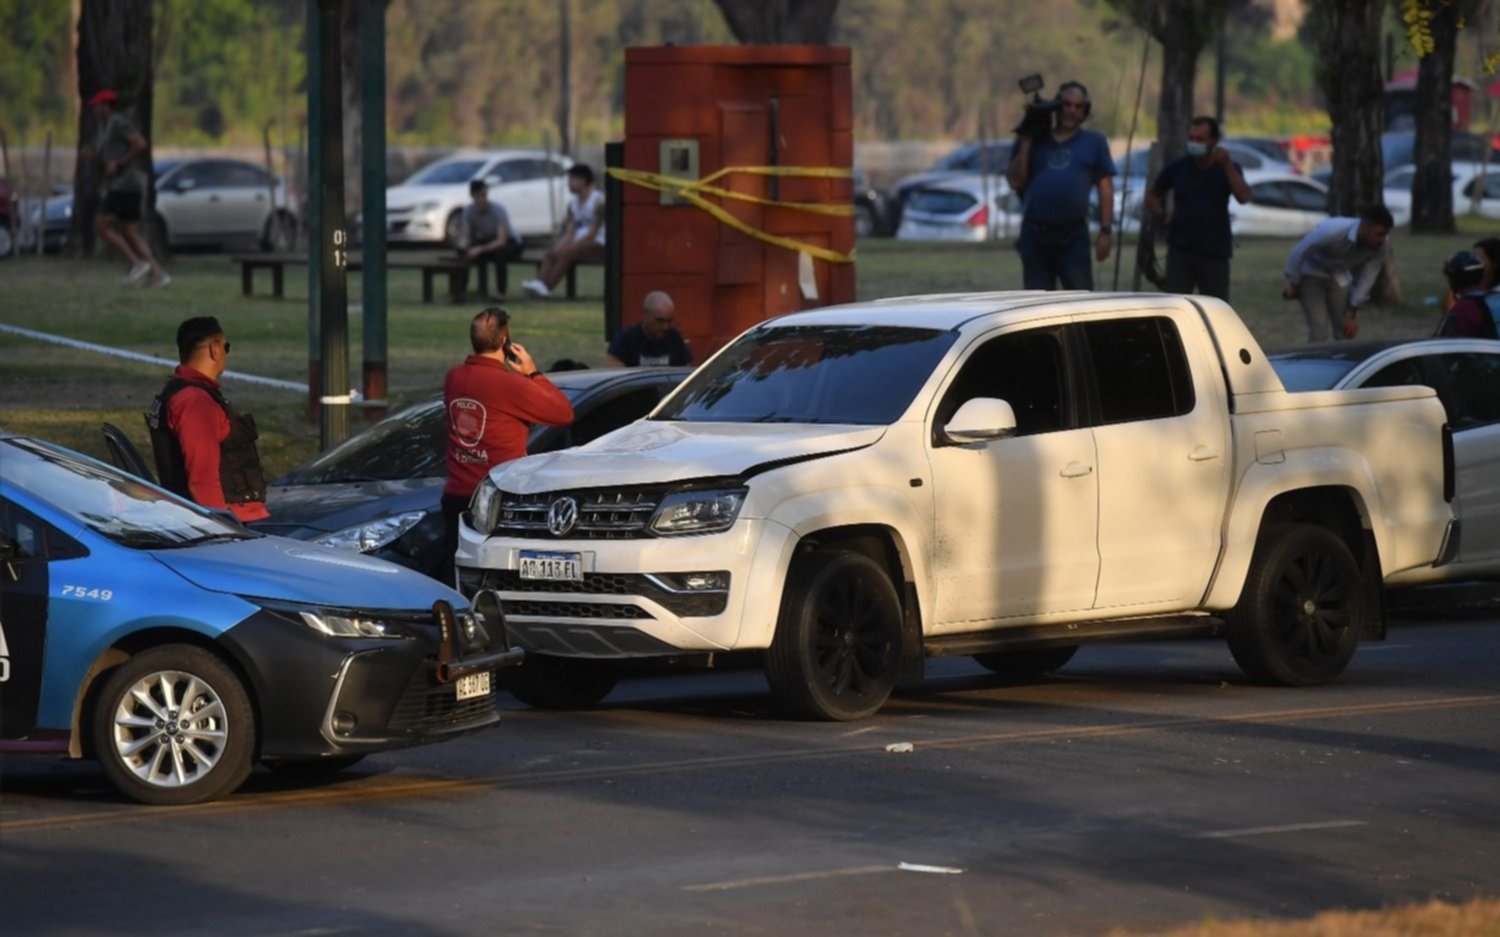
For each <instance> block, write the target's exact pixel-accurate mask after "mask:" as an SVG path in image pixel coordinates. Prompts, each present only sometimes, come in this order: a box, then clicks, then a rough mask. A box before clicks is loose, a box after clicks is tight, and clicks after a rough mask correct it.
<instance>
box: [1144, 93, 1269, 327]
mask: <svg viewBox="0 0 1500 937" xmlns="http://www.w3.org/2000/svg"><path fill="white" fill-rule="evenodd" d="M1168 192H1171V193H1172V215H1171V217H1170V218H1169V219H1168V220H1167V275H1166V280H1165V281H1164V282H1163V283H1162V289H1164V290H1166V291H1167V292H1168V293H1191V292H1193V291H1194V289H1196V290H1197V291H1198V292H1199V293H1202V294H1203V295H1204V296H1216V297H1218V298H1219V299H1223V300H1226V301H1227V300H1228V299H1229V258H1230V257H1231V256H1233V254H1234V239H1233V238H1232V237H1231V236H1230V232H1229V197H1230V196H1231V195H1233V196H1234V198H1235V201H1237V202H1239V203H1240V204H1241V205H1243V204H1245V203H1246V202H1248V201H1250V187H1249V186H1248V185H1246V184H1245V177H1244V176H1243V175H1241V174H1240V168H1239V167H1238V166H1236V165H1235V164H1234V161H1233V160H1231V159H1230V158H1229V152H1228V151H1227V150H1225V149H1224V148H1223V147H1222V146H1219V122H1218V121H1217V120H1214V119H1213V118H1212V117H1194V118H1193V123H1192V126H1191V127H1190V128H1189V129H1188V144H1187V155H1186V156H1179V157H1177V158H1176V159H1174V160H1172V161H1171V162H1170V163H1168V164H1167V165H1166V166H1164V167H1162V171H1161V173H1160V174H1158V175H1157V177H1156V184H1154V185H1153V186H1151V190H1150V191H1149V192H1147V193H1146V208H1147V210H1148V211H1150V212H1151V214H1152V215H1154V216H1156V217H1158V218H1160V217H1162V216H1163V215H1164V214H1165V211H1164V210H1163V207H1162V199H1163V198H1164V197H1165V196H1166V194H1167V193H1168Z"/></svg>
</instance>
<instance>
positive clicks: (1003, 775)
mask: <svg viewBox="0 0 1500 937" xmlns="http://www.w3.org/2000/svg"><path fill="white" fill-rule="evenodd" d="M502 705H503V708H505V709H507V710H508V712H507V714H506V718H505V719H504V721H503V722H502V723H501V725H500V726H498V727H496V728H495V729H493V730H490V731H487V732H485V733H482V734H480V735H477V736H470V737H468V738H465V739H462V740H459V741H455V742H451V743H449V744H447V745H442V746H437V747H434V748H429V749H422V750H416V751H408V752H404V753H398V754H391V755H382V756H379V757H375V758H372V759H369V760H367V761H366V762H364V763H363V764H361V765H359V766H358V767H356V768H355V769H353V770H352V771H350V772H349V773H348V774H346V775H344V776H343V777H341V778H340V779H339V780H337V781H335V782H333V783H328V784H324V785H322V786H319V787H316V788H310V789H309V788H293V787H289V786H286V785H285V784H284V783H283V782H278V780H277V779H276V778H274V777H272V776H271V775H270V774H269V773H267V772H264V771H262V772H258V773H257V774H256V776H255V777H254V778H253V779H252V780H251V782H250V784H249V786H248V787H247V788H246V789H245V790H243V791H242V792H240V793H239V794H237V795H235V796H234V797H232V798H231V799H229V800H227V801H224V802H221V803H218V804H209V805H203V806H198V807H186V808H173V809H145V808H139V807H134V806H131V805H128V804H125V803H122V802H120V801H118V800H116V799H114V798H113V797H112V796H111V795H109V794H108V793H107V791H106V788H105V785H104V782H103V779H102V776H101V775H100V774H99V772H98V770H97V769H96V768H95V767H94V766H92V765H89V764H60V763H56V762H49V761H35V760H25V759H6V760H3V761H0V771H3V795H0V891H3V894H0V907H3V911H0V921H3V925H0V926H3V929H4V931H5V933H6V934H9V935H22V934H27V935H29V934H52V933H76V934H106V933H109V934H112V933H121V934H127V933H128V934H138V933H152V934H177V933H184V934H213V935H239V934H273V933H274V934H319V935H324V934H343V933H362V932H388V933H396V932H399V933H402V934H501V933H503V934H543V935H545V934H600V935H618V934H652V935H656V934H715V933H727V934H776V935H782V934H817V935H821V937H829V935H834V937H836V935H843V934H860V935H870V934H917V935H928V934H934V935H936V934H997V935H998V934H1006V935H1010V934H1057V933H1073V934H1091V933H1102V932H1106V931H1108V930H1109V929H1111V928H1113V927H1116V926H1123V927H1130V928H1134V929H1141V930H1148V929H1154V928H1164V927H1169V926H1173V925H1179V924H1184V923H1192V922H1196V921H1200V920H1202V919H1203V918H1205V917H1207V916H1214V917H1218V918H1221V919H1222V918H1226V917H1242V916H1274V917H1290V916H1305V915H1310V914H1313V913H1315V912H1317V911H1319V910H1323V909H1328V908H1334V907H1345V908H1372V907H1378V906H1381V905H1384V904H1397V903H1406V902H1417V901H1425V900H1426V899H1428V898H1432V897H1437V898H1443V899H1449V900H1454V901H1459V900H1464V899H1468V898H1471V897H1475V896H1481V895H1488V896H1494V895H1497V894H1500V835H1497V833H1500V619H1496V618H1494V617H1489V618H1478V617H1476V618H1469V619H1449V620H1445V621H1432V622H1422V623H1414V622H1407V623H1398V624H1397V625H1396V626H1395V628H1394V629H1393V632H1392V635H1391V639H1390V640H1389V641H1387V642H1386V643H1384V644H1367V645H1364V646H1363V647H1362V648H1361V650H1360V652H1359V654H1358V655H1357V656H1356V657H1355V661H1354V664H1353V666H1352V667H1351V669H1350V671H1349V672H1348V673H1347V674H1346V675H1345V677H1344V678H1343V679H1342V680H1340V681H1339V682H1338V683H1336V684H1334V685H1332V686H1327V687H1321V688H1316V689H1308V690H1286V689H1273V688H1266V687H1258V686H1251V685H1247V684H1246V683H1244V682H1243V681H1242V679H1241V678H1240V676H1239V674H1238V671H1237V670H1236V669H1235V668H1234V665H1233V662H1232V661H1231V659H1230V657H1229V653H1228V651H1227V649H1226V648H1225V647H1224V646H1223V645H1222V644H1219V643H1216V642H1191V643H1188V642H1183V643H1159V644H1143V645H1134V646H1117V647H1094V648H1085V649H1084V650H1083V651H1082V652H1080V653H1079V655H1078V656H1077V657H1076V658H1074V661H1073V663H1072V664H1071V665H1070V666H1069V667H1068V668H1067V670H1065V671H1064V672H1063V673H1062V674H1061V675H1059V676H1058V677H1057V678H1055V679H1052V680H1048V681H1046V682H1042V683H1034V684H1030V685H1025V686H1003V685H1000V684H997V683H996V682H995V681H994V680H993V679H992V678H990V677H988V676H986V675H985V674H984V672H983V671H981V670H980V669H979V668H978V667H977V666H975V665H973V664H972V663H970V662H968V661H966V660H945V661H938V662H934V666H933V667H932V668H931V670H930V677H929V680H928V682H927V684H926V685H925V686H924V688H923V689H922V690H921V691H920V692H919V693H915V694H904V695H903V696H901V697H900V698H898V699H897V700H895V701H893V702H892V703H891V704H890V705H889V706H888V707H887V708H886V709H885V710H884V711H883V712H881V713H880V714H879V715H878V716H877V717H876V718H874V719H871V720H869V721H867V722H864V723H857V724H839V725H832V724H809V723H796V722H788V721H784V720H780V719H778V718H776V717H775V716H774V715H773V714H772V713H771V710H770V707H769V702H768V700H767V698H766V696H765V685H764V682H763V680H762V678H761V677H760V675H759V674H758V673H753V672H739V673H709V674H694V675H689V676H682V677H671V678H663V677H658V678H651V679H641V680H635V681H629V682H626V683H624V684H622V685H621V687H620V688H619V689H618V690H617V691H616V692H615V694H614V695H613V696H611V698H610V699H609V700H608V701H607V704H606V706H605V707H604V708H602V709H599V710H596V711H592V712H587V713H576V714H556V713H540V712H531V711H527V710H525V709H522V708H520V707H519V705H516V704H512V703H511V702H510V701H509V699H508V698H506V699H505V701H504V703H503V704H502ZM901 742H909V743H911V744H912V746H913V749H914V750H913V751H911V752H909V753H891V752H888V751H887V750H886V746H887V745H889V744H893V743H901ZM903 863H907V864H914V865H917V866H924V867H931V868H929V869H927V870H907V869H903V868H902V867H901V866H902V864H903ZM943 870H951V871H943Z"/></svg>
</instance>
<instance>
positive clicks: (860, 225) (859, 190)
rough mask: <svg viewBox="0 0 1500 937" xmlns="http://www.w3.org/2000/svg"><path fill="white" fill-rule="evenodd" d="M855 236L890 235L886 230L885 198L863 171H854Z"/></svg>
mask: <svg viewBox="0 0 1500 937" xmlns="http://www.w3.org/2000/svg"><path fill="white" fill-rule="evenodd" d="M853 185H854V236H855V237H861V238H867V237H878V236H880V235H882V234H889V233H890V232H888V231H887V230H886V204H885V196H884V195H882V194H881V193H880V190H879V189H876V188H875V187H873V186H871V185H870V180H869V177H867V176H866V175H865V173H864V171H863V170H860V169H856V170H854V178H853Z"/></svg>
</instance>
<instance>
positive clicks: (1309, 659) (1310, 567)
mask: <svg viewBox="0 0 1500 937" xmlns="http://www.w3.org/2000/svg"><path fill="white" fill-rule="evenodd" d="M1354 599H1355V591H1354V587H1353V583H1352V582H1351V581H1350V579H1349V576H1348V574H1347V570H1345V569H1344V568H1343V565H1342V564H1341V563H1339V562H1338V560H1337V559H1336V558H1335V557H1333V556H1330V555H1329V554H1327V553H1320V552H1309V553H1302V554H1299V555H1297V556H1294V557H1293V558H1292V559H1291V560H1289V561H1288V562H1287V564H1286V566H1285V567H1284V568H1283V569H1282V572H1281V576H1280V578H1279V579H1278V580H1277V582H1276V599H1275V608H1276V619H1275V621H1276V638H1277V641H1278V642H1279V643H1280V645H1281V647H1282V650H1283V651H1285V652H1286V653H1287V654H1288V655H1290V656H1291V657H1293V658H1295V659H1296V660H1299V661H1302V662H1304V663H1307V664H1321V663H1323V662H1325V661H1328V660H1331V659H1334V658H1336V657H1338V655H1339V652H1340V649H1341V648H1342V647H1343V643H1344V637H1345V634H1346V633H1347V631H1348V629H1349V627H1350V625H1351V624H1352V622H1353V617H1354Z"/></svg>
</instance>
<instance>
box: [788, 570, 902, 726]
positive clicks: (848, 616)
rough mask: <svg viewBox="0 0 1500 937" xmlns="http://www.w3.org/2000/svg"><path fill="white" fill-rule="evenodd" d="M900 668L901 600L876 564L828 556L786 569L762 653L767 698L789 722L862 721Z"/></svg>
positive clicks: (892, 686) (884, 696)
mask: <svg viewBox="0 0 1500 937" xmlns="http://www.w3.org/2000/svg"><path fill="white" fill-rule="evenodd" d="M900 663H901V597H900V595H899V594H898V593H897V592H896V587H895V586H894V585H892V584H891V578H890V576H889V575H887V574H886V571H885V569H884V568H883V567H882V566H881V565H880V564H879V563H877V562H875V561H874V560H872V559H870V558H869V557H867V556H864V555H863V554H860V553H850V552H847V551H842V550H827V551H819V552H816V553H811V554H807V555H805V556H802V557H799V558H798V559H797V560H796V561H795V562H794V563H793V564H792V569H791V572H790V573H789V574H788V576H787V587H786V594H785V596H784V597H783V598H782V604H781V616H780V618H779V619H778V620H777V622H776V637H775V638H774V639H772V641H771V649H770V650H769V651H767V652H766V679H767V680H768V681H769V682H770V684H771V695H772V697H773V698H775V700H776V702H777V704H778V705H779V706H780V707H781V708H782V709H783V710H784V711H785V712H786V713H787V714H788V715H791V716H794V717H797V718H802V719H814V720H820V721H825V722H845V721H850V720H854V719H863V718H865V717H866V716H869V715H871V714H873V713H874V712H875V711H876V710H878V709H880V707H881V706H883V705H885V701H886V700H887V699H889V698H890V695H891V691H892V690H893V689H895V686H896V677H897V674H898V671H899V669H900Z"/></svg>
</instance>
